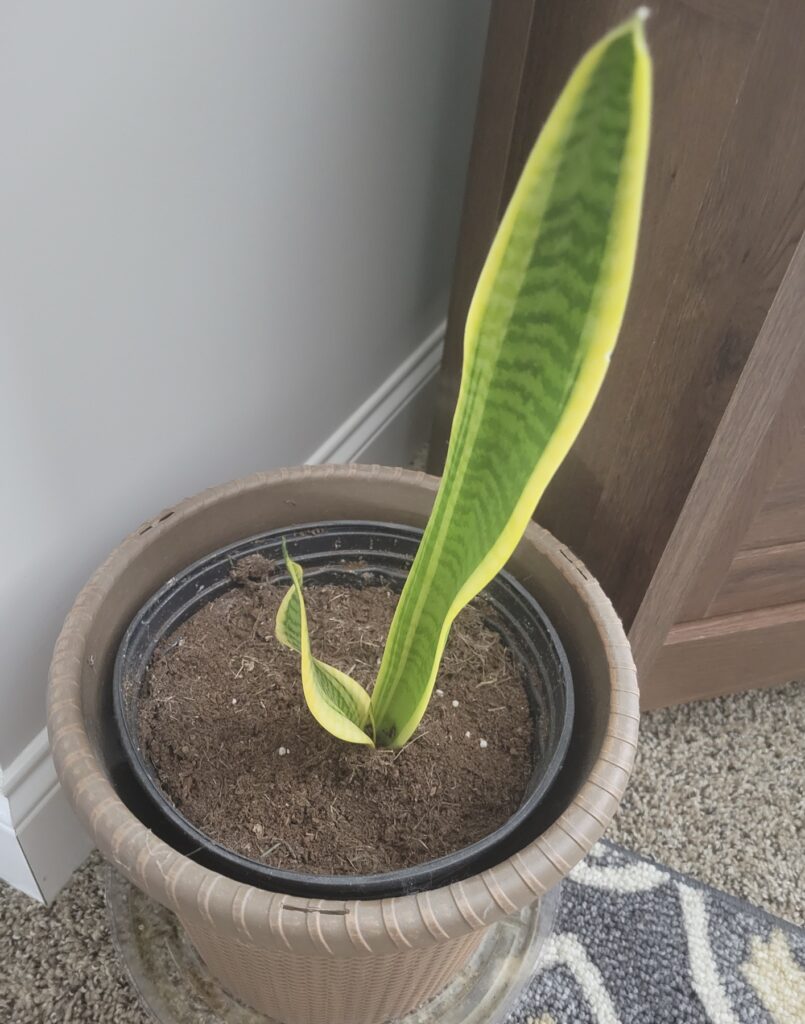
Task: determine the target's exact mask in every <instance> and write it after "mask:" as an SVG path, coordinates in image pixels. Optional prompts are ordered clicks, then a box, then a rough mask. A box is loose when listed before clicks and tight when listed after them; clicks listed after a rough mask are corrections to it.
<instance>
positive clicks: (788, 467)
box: [741, 433, 805, 551]
mask: <svg viewBox="0 0 805 1024" xmlns="http://www.w3.org/2000/svg"><path fill="white" fill-rule="evenodd" d="M795 541H805V433H802V434H800V436H799V437H798V438H797V441H796V444H795V445H794V448H793V450H792V452H791V454H790V455H789V457H788V458H787V459H786V461H785V463H784V465H783V468H782V469H781V470H780V475H779V476H778V478H777V479H776V480H775V482H774V485H773V486H772V488H771V490H770V491H769V493H768V494H767V495H766V498H765V499H764V501H763V505H762V507H761V509H760V511H759V512H758V514H757V516H756V517H755V519H754V521H753V522H752V525H751V526H750V527H749V530H748V531H747V534H746V536H745V537H744V539H743V541H742V543H741V548H742V550H745V551H752V550H755V549H756V548H763V547H769V546H771V545H778V544H791V543H793V542H795Z"/></svg>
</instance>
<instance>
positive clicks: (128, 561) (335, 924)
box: [48, 466, 638, 1024]
mask: <svg viewBox="0 0 805 1024" xmlns="http://www.w3.org/2000/svg"><path fill="white" fill-rule="evenodd" d="M436 485H437V481H436V480H435V479H433V478H431V477H427V476H425V475H423V474H421V473H412V472H408V471H404V470H396V469H384V468H380V467H371V466H327V467H315V468H314V467H304V468H300V469H293V470H282V471H279V472H276V473H265V474H256V475H255V476H252V477H249V478H247V479H245V480H242V481H238V482H236V483H233V484H228V485H225V486H223V487H218V488H214V489H212V490H210V491H206V492H205V493H203V494H201V495H199V496H197V497H195V498H191V499H189V500H187V501H184V502H182V503H181V504H179V505H177V506H176V507H175V508H173V509H169V510H167V511H165V512H163V513H162V514H161V515H160V516H157V517H156V518H155V519H154V520H152V521H151V522H148V523H145V524H144V525H143V526H142V527H141V528H140V529H139V530H138V531H137V532H136V533H134V534H132V535H131V536H130V537H129V538H127V539H126V540H125V541H124V542H123V543H122V544H121V546H120V547H119V548H118V549H117V550H116V551H115V552H114V553H113V554H112V555H111V556H110V557H109V559H108V560H107V561H106V562H105V563H104V565H103V566H101V568H100V569H99V570H98V571H97V572H96V573H95V575H94V576H93V577H92V579H91V580H90V582H89V583H88V584H87V585H86V587H85V588H84V589H83V590H82V592H81V594H80V595H79V597H78V599H77V601H76V603H75V605H74V607H73V609H72V611H71V612H70V614H69V616H68V618H67V621H66V622H65V625H64V628H63V630H62V633H61V635H60V637H59V640H58V643H57V645H56V650H55V653H54V658H53V663H52V666H51V677H50V690H49V707H48V727H49V731H50V738H51V745H52V747H53V754H54V759H55V762H56V767H57V770H58V773H59V777H60V779H61V782H62V785H63V787H64V789H65V791H66V793H67V795H68V797H69V798H70V800H71V802H72V804H73V806H74V807H75V809H76V811H77V813H78V814H79V816H80V817H81V819H82V821H83V822H84V823H85V825H86V827H87V828H88V830H89V831H90V833H91V835H92V836H93V839H94V840H95V842H96V843H97V845H98V847H99V848H100V849H101V851H102V852H103V854H104V855H105V856H106V857H107V858H108V859H109V860H111V861H112V862H113V863H114V864H115V865H116V866H117V867H118V868H119V869H120V870H121V871H122V872H123V874H124V875H126V876H127V877H128V878H129V879H130V880H131V881H132V882H133V883H134V884H136V885H137V886H139V887H140V888H141V889H143V891H145V892H146V893H147V894H148V895H149V896H151V897H152V898H154V899H156V900H158V901H159V902H160V903H162V904H164V905H165V906H167V907H169V908H170V909H171V910H173V911H174V912H175V913H176V914H177V915H178V917H179V918H180V920H181V921H182V923H183V925H184V927H185V928H186V929H187V932H188V934H189V935H190V937H191V939H192V941H193V943H194V944H195V946H196V948H197V949H198V951H199V953H200V955H201V956H202V958H203V959H204V961H205V962H206V963H207V965H208V967H209V968H210V970H211V971H212V973H213V974H214V975H215V976H216V977H217V978H218V979H219V981H220V982H221V983H222V984H223V985H224V987H225V988H227V989H228V990H229V991H231V992H232V993H233V994H234V995H236V996H238V997H239V998H241V999H242V1000H243V1001H244V1002H246V1003H248V1004H250V1005H251V1006H253V1007H255V1008H256V1009H258V1010H261V1011H262V1012H264V1013H266V1014H268V1015H269V1016H270V1017H273V1018H275V1019H277V1020H280V1021H284V1022H287V1024H373V1022H379V1021H383V1020H386V1019H388V1018H390V1017H397V1016H400V1015H402V1014H404V1013H405V1012H406V1011H408V1010H409V1009H411V1008H413V1007H414V1006H415V1005H416V1004H417V1003H419V1002H421V1001H422V1000H424V999H427V998H429V997H430V996H431V995H433V994H435V993H436V992H437V991H438V990H439V989H440V988H441V987H442V986H443V985H444V984H446V982H447V981H448V980H449V979H450V977H451V976H452V975H453V974H454V973H455V972H457V971H458V970H460V968H461V967H462V966H463V964H464V963H465V962H466V960H467V958H468V957H469V956H470V954H471V953H472V951H473V950H474V949H475V947H476V945H477V944H478V942H479V940H480V938H481V935H482V934H483V930H484V929H485V928H487V927H488V926H489V925H491V924H492V923H494V922H495V921H497V920H499V919H500V918H502V917H504V916H506V915H509V914H513V913H515V912H517V911H518V910H519V909H521V908H522V907H523V906H526V905H528V904H530V903H532V902H534V900H536V899H538V898H539V897H540V896H541V895H542V894H543V893H545V892H546V891H547V890H548V889H550V888H551V887H552V886H554V885H555V884H556V883H557V882H558V881H559V880H560V879H561V878H562V877H563V876H564V875H565V874H566V873H567V872H568V871H569V870H570V868H571V867H572V866H573V865H574V864H575V863H576V862H577V861H579V860H580V859H581V858H582V857H583V856H584V854H585V853H586V852H587V851H588V850H589V849H590V847H591V846H592V844H593V843H594V842H595V841H596V839H598V837H599V836H600V835H601V833H602V832H603V831H604V829H605V828H606V826H607V824H608V823H609V821H610V820H611V818H612V816H613V815H614V813H615V811H616V809H617V806H618V802H619V800H620V798H621V795H622V794H623V790H624V788H625V786H626V782H627V779H628V776H629V772H630V770H631V766H632V760H633V757H634V750H635V745H636V739H637V725H638V695H637V685H636V681H635V673H634V666H633V663H632V659H631V654H630V651H629V645H628V642H627V640H626V637H625V635H624V633H623V629H622V627H621V624H620V622H619V620H618V618H617V616H616V615H615V613H614V611H613V609H612V607H611V605H610V604H609V602H608V600H607V599H606V597H605V596H604V594H603V593H602V591H601V589H600V587H599V586H598V584H597V583H596V582H595V581H594V580H593V579H591V577H590V576H589V574H588V573H586V572H585V570H584V569H583V567H582V566H581V565H580V564H579V563H578V562H577V561H576V559H575V558H573V556H572V555H570V554H569V553H568V552H567V551H566V550H565V549H564V548H562V546H561V545H560V544H558V543H557V542H556V541H555V540H554V539H553V538H552V537H551V536H550V535H549V534H547V533H546V532H545V531H544V530H541V529H540V528H539V527H537V526H536V525H531V526H529V528H528V530H527V531H526V534H525V536H524V538H523V540H522V542H521V543H520V545H519V547H518V549H517V551H516V552H515V554H514V556H513V557H512V559H511V562H510V564H509V566H508V568H509V569H510V570H511V572H512V573H513V574H514V575H515V576H516V577H517V578H518V579H519V580H520V582H521V583H522V584H523V585H524V586H525V587H526V588H527V589H528V590H530V591H531V592H532V593H533V594H534V596H535V597H536V598H537V600H538V601H539V602H540V604H541V605H542V607H543V608H544V609H545V611H546V612H547V613H548V615H549V616H550V618H551V620H552V621H553V623H554V625H555V626H556V628H557V629H558V631H559V633H560V636H561V638H562V640H563V642H564V645H565V648H566V651H567V654H568V657H569V660H570V663H571V668H572V671H573V675H574V683H575V691H576V723H575V727H574V732H573V738H572V740H571V745H570V751H569V754H568V759H567V763H566V765H565V767H564V769H563V771H562V773H561V775H560V777H559V780H558V782H557V784H556V785H555V787H554V788H553V790H552V791H551V793H550V794H549V797H548V801H547V809H546V814H547V815H548V817H547V819H546V830H545V831H544V833H543V834H542V835H540V836H539V837H538V838H537V839H536V840H534V841H533V842H532V843H531V844H530V845H528V846H527V847H526V848H525V849H523V850H521V851H520V852H519V853H517V854H515V855H514V856H512V857H510V858H509V859H508V860H506V861H504V862H503V863H501V864H499V865H497V866H496V867H494V868H491V869H489V870H487V871H485V872H483V873H482V874H480V875H476V876H474V877H472V878H469V879H467V880H465V881H463V882H456V883H454V884H452V885H449V886H444V887H443V888H440V889H436V890H432V891H429V892H422V893H418V894H413V895H408V896H401V897H395V898H392V899H386V900H367V901H336V900H321V899H317V900H305V899H301V898H299V897H292V896H286V895H282V894H279V893H271V892H266V891H265V890H261V889H256V888H253V887H251V886H248V885H244V884H241V883H238V882H235V881H233V880H231V879H229V878H227V877H225V876H223V875H219V874H216V873H214V872H212V871H209V870H207V869H206V868H203V867H201V866H199V865H198V864H195V863H194V862H192V861H191V860H188V859H187V858H186V857H184V856H182V855H181V854H179V853H177V852H176V851H175V850H173V849H172V848H171V847H170V846H167V845H166V844H165V843H163V842H162V841H160V840H159V839H157V838H156V837H155V836H154V835H153V833H152V832H150V831H149V830H148V829H146V828H145V826H144V825H143V824H142V823H141V822H140V821H139V820H138V819H137V817H135V816H134V814H132V813H131V811H130V810H129V809H128V808H127V807H126V805H125V804H124V803H123V802H122V800H121V799H120V798H119V797H118V796H117V794H116V792H115V789H114V786H113V784H112V779H113V776H114V769H115V765H114V764H110V763H108V759H107V756H106V752H105V751H104V749H103V743H102V741H101V736H100V730H99V727H98V723H99V721H100V709H101V707H102V703H103V701H105V700H107V699H108V689H109V679H110V674H111V671H112V664H113V661H114V657H115V653H116V650H117V646H118V644H119V642H120V639H121V637H122V634H123V632H124V631H125V629H126V627H127V625H128V623H129V621H130V620H131V618H132V616H133V615H134V614H135V613H136V611H137V609H138V608H139V607H140V606H141V605H142V603H143V602H144V601H145V599H146V598H148V597H149V595H150V594H152V593H153V592H154V591H155V590H156V589H157V588H158V587H159V586H160V584H162V583H164V582H165V581H166V580H167V579H169V578H170V577H171V576H172V575H173V574H174V573H176V572H177V571H179V570H180V569H182V568H183V567H184V566H186V565H188V564H189V563H191V562H193V561H195V560H196V559H198V558H199V557H201V556H202V555H204V554H206V553H208V552H210V551H213V550H215V549H217V548H220V547H223V546H224V545H226V544H229V543H232V542H234V541H236V540H239V539H241V538H244V537H248V536H251V535H253V534H257V533H260V532H262V531H265V530H268V529H272V528H275V527H282V526H286V525H287V526H290V525H293V524H297V523H303V522H311V521H315V520H321V519H356V518H366V519H373V520H378V521H387V522H399V523H407V524H410V525H413V526H422V525H424V523H425V521H426V519H427V515H428V512H429V509H430V506H431V504H432V501H433V497H434V493H435V489H436Z"/></svg>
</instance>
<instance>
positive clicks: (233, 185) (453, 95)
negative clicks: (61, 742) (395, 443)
mask: <svg viewBox="0 0 805 1024" xmlns="http://www.w3.org/2000/svg"><path fill="white" fill-rule="evenodd" d="M487 13H488V0H404V2H402V0H400V2H392V0H385V2H379V0H338V2H331V0H305V2H304V3H287V2H285V0H226V2H222V0H80V2H79V0H76V2H73V3H63V2H61V0H49V2H48V0H19V2H11V0H0V146H2V153H3V156H2V159H0V351H1V352H2V363H1V364H0V386H1V387H2V395H1V396H0V438H2V440H1V441H0V444H2V473H3V479H2V488H3V500H2V538H3V542H4V551H3V565H2V574H0V579H1V580H2V582H1V583H0V588H1V590H0V622H2V631H3V637H2V642H1V643H0V765H6V766H7V765H9V764H10V763H11V762H12V761H13V759H14V758H15V756H16V755H17V754H18V753H19V752H20V751H21V750H22V749H23V747H25V745H26V744H27V743H28V742H29V741H30V740H31V739H32V737H34V736H35V735H36V733H37V732H38V731H39V730H40V729H41V728H42V726H43V724H44V698H45V675H46V669H47V664H48V661H49V657H50V651H51V648H52V645H53V642H54V639H55V637H56V634H57V632H58V628H59V625H60V622H61V620H62V618H63V616H64V614H65V612H66V611H67V609H68V607H69V605H70V603H71V600H72V598H73V596H74V594H75V592H76V591H77V590H78V588H79V587H80V586H81V584H82V583H83V581H84V580H85V578H86V577H87V575H88V574H89V572H90V571H91V570H92V568H93V567H94V566H95V565H96V564H97V563H98V561H99V560H100V559H101V558H102V557H103V556H104V555H105V553H106V552H107V551H108V550H109V549H110V548H111V547H112V546H113V545H114V544H115V543H116V542H117V541H118V540H119V539H120V538H121V537H122V536H124V535H125V534H126V533H127V532H128V531H129V530H130V529H132V528H133V527H134V526H136V525H137V524H138V523H139V522H141V521H142V520H143V519H144V518H145V517H146V516H148V515H150V514H151V513H153V512H154V511H156V510H158V509H160V508H162V507H164V506H165V505H168V504H170V503H172V502H173V501H175V500H176V499H178V498H180V497H182V496H184V495H186V494H191V493H193V492H195V491H197V490H199V489H201V488H203V487H205V486H207V485H209V484H212V483H215V482H219V481H223V480H226V479H230V478H232V477H235V476H238V475H241V474H244V473H248V472H250V471H252V470H255V469H258V468H266V467H270V466H276V465H281V464H292V463H298V462H301V461H304V460H305V459H306V458H307V457H308V456H309V455H310V454H311V453H312V452H313V451H315V450H316V449H317V448H318V447H319V446H320V445H321V444H322V443H323V442H324V441H325V440H326V439H327V438H328V436H329V435H331V434H332V433H333V431H335V430H337V428H338V427H339V424H341V423H342V422H343V421H344V420H345V419H346V418H347V417H348V416H349V414H350V413H351V412H352V411H353V410H354V409H355V408H356V407H357V406H359V405H360V404H361V402H362V401H363V400H364V399H365V398H366V397H367V395H369V394H370V393H371V392H373V391H374V390H375V389H376V388H378V386H380V385H381V384H382V382H383V381H384V380H385V379H386V378H387V377H388V376H389V375H390V374H392V373H393V372H394V370H395V368H396V367H398V365H399V364H400V363H401V362H403V360H405V358H406V357H407V356H409V355H410V353H411V352H412V351H413V350H414V349H415V348H416V346H417V345H418V344H419V343H420V342H421V341H422V340H423V338H425V337H426V336H427V335H428V334H429V333H430V332H432V331H433V330H434V328H435V327H436V326H437V325H438V323H439V321H440V320H441V318H442V317H443V316H444V311H445V305H446V295H447V287H448V282H449V277H450V265H451V261H452V255H453V250H454V245H455V236H456V228H457V223H458V217H459V212H460V202H461V195H462V189H463V182H464V174H465V169H466V160H467V155H468V150H469V142H470V136H471V131H472V121H473V114H474V106H475V100H476V96H477V85H478V76H479V70H480V61H481V56H482V51H483V41H484V33H485V27H486V18H487Z"/></svg>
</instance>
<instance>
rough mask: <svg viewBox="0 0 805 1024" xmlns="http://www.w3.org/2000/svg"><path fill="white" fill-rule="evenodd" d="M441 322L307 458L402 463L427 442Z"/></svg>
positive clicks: (312, 460)
mask: <svg viewBox="0 0 805 1024" xmlns="http://www.w3.org/2000/svg"><path fill="white" fill-rule="evenodd" d="M444 331H445V324H444V321H443V322H442V323H441V324H439V326H438V327H437V328H436V330H435V331H433V333H432V334H430V335H429V336H428V337H427V338H425V340H424V341H423V342H422V343H421V344H420V345H419V347H418V348H417V349H415V351H414V352H412V353H411V355H410V356H409V357H408V358H407V359H406V360H405V362H403V363H401V364H400V365H399V366H398V367H397V369H396V370H395V371H394V373H392V374H391V376H390V377H387V378H386V380H385V381H384V382H383V383H382V384H381V385H380V387H379V388H378V389H377V390H376V391H375V392H374V393H373V394H371V395H370V396H369V397H368V398H367V399H366V401H365V402H364V403H363V404H362V405H361V406H359V407H358V408H357V409H356V410H355V412H354V413H352V415H351V416H349V417H348V418H347V419H346V420H344V422H343V423H342V424H341V426H340V427H339V428H338V429H337V430H336V431H335V432H334V433H333V434H331V435H330V437H328V438H327V440H326V441H325V442H324V443H323V444H322V445H320V446H319V447H318V448H317V449H316V451H315V452H313V454H312V455H311V456H309V458H308V459H307V460H306V461H307V462H308V463H309V464H318V463H322V462H377V463H381V464H384V465H388V466H405V465H407V464H408V463H409V462H410V461H411V459H413V457H414V455H415V454H416V453H417V450H418V449H419V448H420V447H421V446H422V445H423V444H424V443H425V442H426V441H427V439H428V436H429V434H430V423H431V419H432V415H433V412H432V404H431V401H430V399H431V395H432V392H433V388H434V385H435V381H436V374H437V373H438V371H439V366H440V364H441V359H442V347H443V345H444Z"/></svg>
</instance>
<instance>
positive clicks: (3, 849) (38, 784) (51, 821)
mask: <svg viewBox="0 0 805 1024" xmlns="http://www.w3.org/2000/svg"><path fill="white" fill-rule="evenodd" d="M0 788H2V794H3V795H2V796H0V878H2V879H3V880H4V881H6V882H8V883H9V884H10V885H13V886H15V888H17V889H22V891H23V892H26V893H28V895H30V896H33V897H35V898H36V899H39V900H43V901H45V902H50V900H52V899H53V898H54V896H55V895H56V893H57V892H58V891H59V890H60V889H61V887H62V886H63V885H64V883H65V882H66V881H67V879H68V878H69V877H70V875H71V874H72V873H73V871H74V870H75V868H77V867H78V865H79V864H80V863H81V862H82V861H83V860H84V858H85V857H86V856H87V854H88V853H89V852H90V850H91V849H92V842H91V841H90V839H89V836H88V835H87V834H86V832H85V831H84V829H83V827H82V826H81V825H80V824H79V821H78V819H77V818H76V817H75V815H74V814H73V812H72V809H71V808H70V805H69V804H68V802H67V798H66V797H65V796H64V793H63V792H62V790H61V787H60V786H59V782H58V779H57V778H56V769H55V767H54V765H53V759H52V758H51V756H50V746H49V744H48V736H47V729H42V731H41V732H39V733H38V734H37V735H36V736H35V737H34V739H33V740H31V742H30V743H29V744H28V746H27V747H26V748H25V749H24V750H23V751H22V753H21V754H20V755H19V756H18V757H17V758H15V760H14V761H12V763H11V765H10V766H9V767H8V768H7V769H6V770H5V771H4V772H3V777H2V785H1V787H0Z"/></svg>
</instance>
